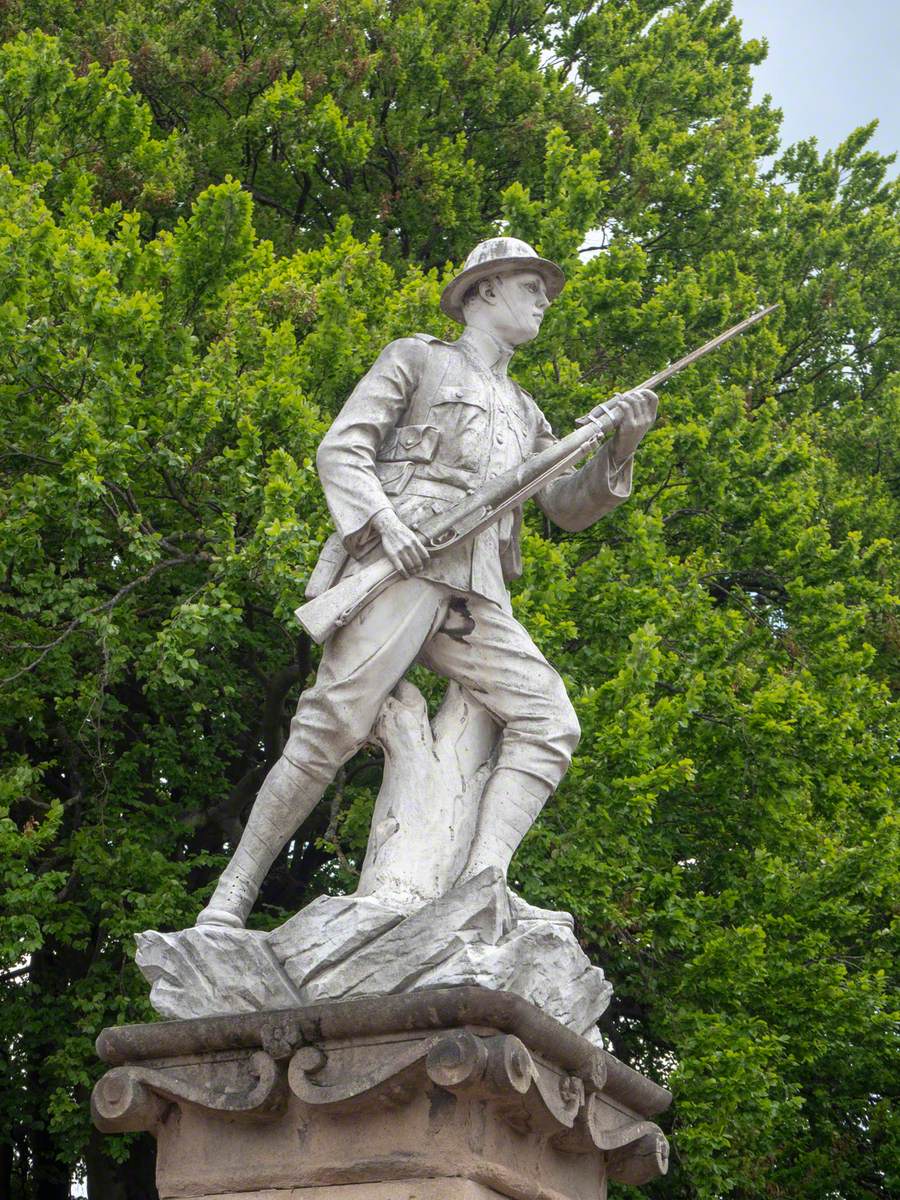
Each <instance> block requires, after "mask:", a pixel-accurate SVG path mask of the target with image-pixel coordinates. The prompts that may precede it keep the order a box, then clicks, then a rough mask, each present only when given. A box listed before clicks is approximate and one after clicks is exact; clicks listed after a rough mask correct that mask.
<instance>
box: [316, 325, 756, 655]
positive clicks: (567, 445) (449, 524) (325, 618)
mask: <svg viewBox="0 0 900 1200" xmlns="http://www.w3.org/2000/svg"><path fill="white" fill-rule="evenodd" d="M777 307H778V305H777V304H771V305H769V306H768V308H763V309H760V311H759V312H756V313H754V314H753V315H752V316H750V317H747V318H746V319H745V320H743V321H740V322H738V324H737V325H733V326H732V327H731V328H730V329H726V330H725V332H724V333H720V334H719V335H718V336H717V337H714V338H713V339H712V340H711V341H709V342H706V343H705V345H703V346H700V347H699V348H698V349H697V350H692V351H691V353H690V354H686V355H685V356H684V358H680V359H679V360H678V361H677V362H675V363H672V364H671V365H670V366H668V367H665V368H664V369H663V370H662V371H658V372H657V373H656V374H655V375H651V376H650V378H649V379H646V380H644V382H643V383H641V384H639V385H638V387H637V388H636V389H634V390H635V391H639V390H641V389H642V388H655V387H658V386H659V384H661V383H665V382H666V380H667V379H671V378H672V376H673V375H677V374H678V372H679V371H683V370H684V369H685V367H689V366H691V365H692V364H693V363H695V362H697V361H698V359H701V358H702V357H703V356H704V355H705V354H709V353H710V351H712V350H717V349H718V348H719V346H723V345H724V344H725V343H726V342H729V341H731V339H732V338H734V337H737V336H738V334H741V333H744V332H745V331H746V330H748V329H750V328H751V326H753V325H755V324H756V323H757V321H761V320H762V319H763V317H766V316H768V315H769V313H770V312H772V311H774V309H776V308H777ZM616 424H617V422H616V421H615V420H613V418H612V417H611V416H610V414H609V413H608V412H607V411H605V410H604V409H603V405H600V406H598V408H595V409H593V410H592V411H591V412H589V413H587V414H586V415H585V416H583V417H580V418H579V419H578V421H577V422H576V428H575V429H574V430H573V431H572V433H570V434H568V435H567V436H566V437H564V438H562V439H561V440H560V441H559V442H556V443H555V444H554V445H553V446H548V447H547V449H546V450H542V451H541V453H540V454H536V455H535V456H534V458H532V459H530V460H529V461H528V462H526V463H522V464H521V466H518V467H511V468H510V469H509V470H508V471H504V472H503V474H502V475H497V476H496V477H495V478H494V479H491V480H489V481H488V482H487V483H486V484H485V485H484V486H483V487H481V488H479V489H478V490H477V491H476V492H474V493H473V494H472V495H471V496H466V497H465V498H463V499H462V500H460V501H459V502H458V503H456V504H454V505H453V506H452V507H451V508H449V509H447V511H446V512H443V513H438V514H437V515H436V516H433V517H430V518H429V519H428V520H427V521H425V522H424V523H423V524H422V526H421V528H420V530H419V533H420V535H421V538H422V541H423V542H424V543H425V546H426V548H427V550H428V556H429V558H431V557H432V556H433V555H435V554H439V553H440V552H441V551H442V550H446V549H447V548H448V547H450V546H456V545H459V544H460V543H461V542H464V541H468V540H469V539H470V538H472V537H475V536H476V534H478V533H480V532H481V531H482V530H483V529H486V528H487V526H488V525H491V524H493V522H494V521H497V520H499V518H500V517H501V516H502V515H503V514H504V513H505V512H508V511H509V510H510V509H511V508H518V507H520V506H521V505H522V504H524V503H525V501H526V500H528V499H529V498H530V497H531V496H533V495H534V494H535V493H536V492H539V491H540V490H541V488H542V487H545V486H546V485H547V484H548V483H550V482H551V481H552V480H553V479H555V478H556V477H557V476H558V475H561V474H562V473H563V472H564V471H566V470H568V468H569V467H570V466H572V465H574V463H576V462H577V461H578V460H579V459H581V458H584V457H585V455H587V454H590V453H591V452H592V451H593V450H594V449H596V447H597V446H598V445H599V444H600V442H601V441H603V439H604V438H605V437H606V436H607V435H608V434H609V433H612V432H613V430H614V429H615V427H616ZM401 577H402V576H401V572H399V571H397V570H396V569H395V567H394V566H393V565H392V564H391V562H390V561H389V559H387V558H386V557H382V558H379V559H376V561H375V562H372V563H370V564H368V565H367V566H365V567H363V568H362V569H361V570H359V571H358V572H357V573H356V574H355V575H351V576H350V577H349V578H348V579H343V580H341V581H340V582H339V583H336V584H335V585H334V586H333V587H331V588H329V589H328V591H327V592H323V593H322V595H321V596H317V597H316V598H315V599H314V600H309V601H307V603H306V604H302V605H301V606H300V607H299V608H298V609H297V610H296V612H295V616H296V618H297V620H298V621H299V622H300V624H301V625H302V626H303V628H304V629H305V630H306V631H307V633H308V634H309V635H310V637H311V638H313V640H314V641H316V642H319V643H321V642H325V641H327V639H328V638H329V637H331V635H332V634H333V633H334V632H335V631H336V630H337V629H340V628H341V627H342V626H343V625H346V624H347V623H348V621H351V620H352V619H353V617H354V616H356V614H357V613H358V612H360V610H361V609H363V608H364V607H365V606H366V605H367V604H368V603H369V601H370V600H374V599H375V597H376V596H378V595H380V594H381V592H383V591H384V590H385V588H387V587H389V586H390V584H392V583H393V582H394V581H395V580H396V579H400V578H401Z"/></svg>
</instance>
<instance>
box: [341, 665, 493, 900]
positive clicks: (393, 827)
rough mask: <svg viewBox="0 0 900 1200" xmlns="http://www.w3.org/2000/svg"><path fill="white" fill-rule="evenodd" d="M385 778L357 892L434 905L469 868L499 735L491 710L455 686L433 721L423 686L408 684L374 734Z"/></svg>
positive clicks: (390, 703) (399, 691) (396, 692)
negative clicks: (464, 870) (426, 902)
mask: <svg viewBox="0 0 900 1200" xmlns="http://www.w3.org/2000/svg"><path fill="white" fill-rule="evenodd" d="M372 736H373V738H374V740H375V741H377V742H378V743H379V744H380V745H381V746H382V747H383V748H384V777H383V779H382V783H381V790H380V791H379V793H378V798H377V800H376V801H375V811H374V812H373V814H372V829H371V832H370V834H369V845H368V849H367V851H366V858H365V862H364V863H363V867H362V872H361V874H360V881H359V887H358V888H357V895H362V896H365V895H370V894H371V893H373V892H376V891H383V892H390V893H392V894H394V895H400V896H408V897H409V898H410V899H411V900H414V901H417V902H420V901H429V900H434V899H436V898H437V897H438V896H442V895H443V894H444V893H445V892H446V891H448V890H449V889H450V888H451V887H452V886H453V884H454V883H455V882H456V880H457V878H458V877H459V874H460V872H461V871H462V869H463V867H464V866H465V864H466V860H467V859H468V855H469V848H470V846H471V844H472V838H473V836H474V833H475V826H476V822H477V818H478V805H479V801H480V799H481V793H482V791H483V790H484V785H485V782H486V781H487V777H488V775H489V774H490V771H491V768H492V764H493V759H494V754H495V751H496V746H497V739H498V736H499V730H498V728H497V725H496V724H495V722H494V721H493V719H492V718H491V716H490V714H489V713H488V712H487V710H486V709H485V708H484V707H483V706H482V705H481V704H479V703H478V701H477V700H476V699H475V698H474V697H473V696H472V695H471V694H470V693H469V692H467V691H465V690H464V689H463V688H461V687H459V686H458V685H457V684H455V683H451V684H450V685H449V687H448V689H447V694H446V696H445V697H444V703H443V704H442V705H441V708H440V710H439V712H438V713H437V715H436V716H435V718H434V721H433V722H429V720H428V709H427V707H426V705H425V700H424V699H423V697H422V694H421V692H420V691H419V690H418V688H416V687H414V686H413V685H412V684H411V683H408V682H406V681H403V682H401V683H400V684H399V685H398V686H397V688H395V690H394V693H393V695H392V696H391V697H389V699H388V700H387V701H386V702H385V705H384V707H383V708H382V710H381V712H380V713H379V716H378V720H377V721H376V723H375V729H374V731H373V734H372Z"/></svg>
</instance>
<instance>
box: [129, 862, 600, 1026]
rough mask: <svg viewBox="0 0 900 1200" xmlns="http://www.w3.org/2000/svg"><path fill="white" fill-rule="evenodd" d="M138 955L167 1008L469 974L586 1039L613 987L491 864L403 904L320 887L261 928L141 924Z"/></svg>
mask: <svg viewBox="0 0 900 1200" xmlns="http://www.w3.org/2000/svg"><path fill="white" fill-rule="evenodd" d="M137 962H138V965H139V967H140V968H141V970H142V971H143V972H144V974H145V975H146V977H147V978H148V979H149V980H150V982H151V984H152V985H153V986H152V989H151V994H150V999H151V1002H152V1004H153V1005H154V1007H155V1008H156V1010H157V1012H159V1013H161V1015H163V1016H165V1017H169V1018H189V1017H205V1016H213V1015H218V1014H225V1013H229V1012H250V1011H255V1010H265V1009H273V1008H284V1007H287V1006H289V1005H294V1004H314V1003H317V1002H319V1001H324V1000H339V999H343V998H346V997H350V996H359V995H393V994H397V993H404V992H410V991H415V990H418V989H421V988H435V987H448V986H456V987H458V986H462V985H467V984H474V985H476V986H479V987H485V988H490V989H494V990H499V991H505V992H512V993H514V994H515V995H518V996H521V997H522V998H523V999H525V1000H528V1001H530V1002H531V1003H533V1004H535V1005H537V1006H538V1007H539V1008H541V1009H542V1010H543V1011H544V1012H546V1013H547V1014H548V1015H549V1016H551V1017H553V1018H554V1020H557V1021H559V1022H561V1023H562V1024H564V1025H566V1026H568V1027H569V1028H570V1029H572V1030H573V1031H574V1032H575V1033H577V1034H580V1035H582V1036H586V1037H588V1038H590V1039H592V1040H596V1039H597V1038H598V1037H599V1035H598V1034H597V1032H596V1029H595V1026H596V1022H597V1020H598V1018H599V1017H600V1015H601V1014H602V1013H603V1011H604V1010H605V1009H606V1007H607V1005H608V1003H609V999H610V995H611V991H612V989H611V987H610V985H609V983H608V982H607V980H606V979H605V978H604V975H603V972H602V971H601V970H600V969H599V968H598V967H594V966H592V965H591V963H590V962H589V960H588V959H587V957H586V956H585V954H584V952H583V951H582V949H581V947H580V946H579V945H578V942H577V941H576V939H575V936H574V934H573V933H572V931H571V930H570V929H569V928H568V927H567V926H565V925H561V924H556V923H551V922H549V921H542V920H517V919H516V917H515V915H514V912H513V909H512V908H511V906H510V902H509V893H508V891H507V889H506V885H505V882H504V879H503V876H502V874H501V873H500V872H499V871H496V870H495V871H490V870H488V871H484V872H483V873H482V874H481V875H479V876H477V877H476V878H475V879H472V880H470V881H469V882H468V883H466V884H463V885H462V886H460V887H457V888H454V889H452V890H451V891H449V892H447V893H446V895H444V896H441V897H440V898H439V899H437V900H433V901H431V902H430V903H428V904H424V905H422V906H421V907H419V908H418V909H417V910H416V911H414V912H412V913H409V914H404V913H403V912H400V911H398V909H397V907H396V904H395V905H394V906H393V907H388V906H387V904H386V903H385V902H382V900H381V899H380V898H379V897H376V896H320V897H319V898H318V899H317V900H315V901H314V902H313V903H312V904H310V905H309V906H308V907H307V908H305V909H303V910H302V911H301V912H300V913H298V914H297V916H295V917H292V918H291V920H290V921H288V922H286V923H285V924H284V925H282V926H281V928H280V929H277V930H275V931H274V932H272V933H271V934H262V933H257V932H251V931H246V930H224V929H217V928H215V927H212V926H200V927H197V928H195V929H188V930H184V931H182V932H181V933H173V934H158V933H146V934H142V935H139V937H138V956H137Z"/></svg>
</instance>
